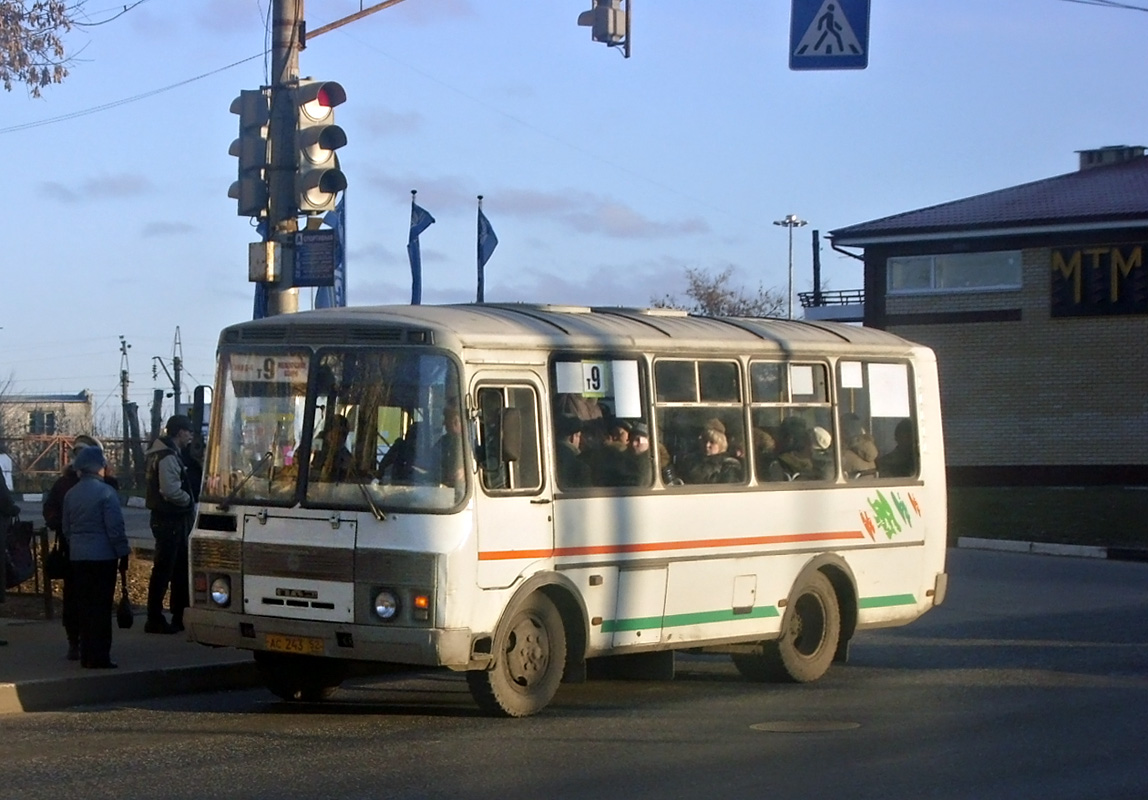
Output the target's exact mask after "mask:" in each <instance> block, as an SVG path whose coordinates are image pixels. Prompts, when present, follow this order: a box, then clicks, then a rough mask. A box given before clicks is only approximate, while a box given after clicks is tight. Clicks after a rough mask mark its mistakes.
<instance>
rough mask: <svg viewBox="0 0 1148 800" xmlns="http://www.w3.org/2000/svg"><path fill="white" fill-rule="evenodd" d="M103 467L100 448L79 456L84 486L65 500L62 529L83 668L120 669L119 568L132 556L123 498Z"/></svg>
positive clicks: (102, 454) (72, 490) (87, 448)
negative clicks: (115, 632)
mask: <svg viewBox="0 0 1148 800" xmlns="http://www.w3.org/2000/svg"><path fill="white" fill-rule="evenodd" d="M105 464H106V461H105V459H104V451H103V450H101V449H100V448H99V447H85V448H84V449H83V450H81V451H80V452H79V453H77V454H76V460H75V463H74V464H73V468H74V469H75V470H76V472H77V473H79V475H80V482H79V483H77V484H76V485H75V486H74V487H73V488H72V489H70V490H69V491H68V493H67V494H66V495H65V496H64V513H63V526H62V527H63V534H64V538H65V539H67V540H68V552H69V554H70V558H71V565H72V578H73V580H74V581H75V583H76V587H75V588H76V595H77V600H78V603H77V604H78V606H79V610H80V664H81V665H82V666H84V667H86V668H88V669H114V668H115V667H116V664H114V663H112V660H111V650H112V606H113V604H114V603H115V595H116V564H117V562H121V563H122V564H123V565H124V566H126V565H127V559H128V553H129V552H131V547H130V546H129V544H128V537H127V533H126V531H125V530H124V515H123V512H122V511H121V510H120V500H119V495H117V494H116V490H115V489H113V488H112V487H111V486H108V485H107V484H106V483H104V482H103V481H102V480H101V479H100V470H102V469H103V468H104V466H105Z"/></svg>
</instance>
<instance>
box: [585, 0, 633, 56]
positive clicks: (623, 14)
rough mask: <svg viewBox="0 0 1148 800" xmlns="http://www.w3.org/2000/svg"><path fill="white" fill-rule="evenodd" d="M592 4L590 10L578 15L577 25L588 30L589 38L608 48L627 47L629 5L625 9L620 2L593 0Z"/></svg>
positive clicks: (614, 0)
mask: <svg viewBox="0 0 1148 800" xmlns="http://www.w3.org/2000/svg"><path fill="white" fill-rule="evenodd" d="M593 3H594V7H593V8H592V9H590V10H589V11H583V12H582V13H581V14H579V15H578V24H579V25H583V26H586V27H588V28H590V38H591V39H593V40H594V41H595V42H603V43H605V44H606V45H608V46H610V47H617V46H619V45H628V41H627V36H628V35H629V31H628V30H627V28H628V27H629V26H628V23H629V13H628V12H629V3H628V2H627V5H626V8H625V9H623V8H622V0H593ZM627 49H628V48H627ZM627 55H628V54H627Z"/></svg>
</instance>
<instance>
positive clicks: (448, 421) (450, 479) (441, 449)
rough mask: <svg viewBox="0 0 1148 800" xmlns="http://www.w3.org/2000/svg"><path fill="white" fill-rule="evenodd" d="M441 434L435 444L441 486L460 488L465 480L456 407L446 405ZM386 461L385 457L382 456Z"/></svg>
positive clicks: (459, 416) (460, 421) (460, 418)
mask: <svg viewBox="0 0 1148 800" xmlns="http://www.w3.org/2000/svg"><path fill="white" fill-rule="evenodd" d="M442 425H443V434H442V436H440V437H439V439H438V441H437V442H436V443H435V455H436V456H437V458H438V463H439V467H440V470H441V475H440V478H439V482H440V483H441V484H442V485H443V486H462V485H463V483H464V482H465V480H466V473H465V466H464V464H463V458H462V417H461V415H460V414H459V413H458V407H457V406H455V405H447V407H446V408H445V409H444V410H443V415H442ZM383 459H384V460H386V456H383Z"/></svg>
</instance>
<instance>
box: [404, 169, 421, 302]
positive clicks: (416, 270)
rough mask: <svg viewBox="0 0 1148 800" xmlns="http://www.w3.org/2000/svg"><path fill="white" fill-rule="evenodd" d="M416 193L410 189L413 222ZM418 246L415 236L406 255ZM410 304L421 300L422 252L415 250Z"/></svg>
mask: <svg viewBox="0 0 1148 800" xmlns="http://www.w3.org/2000/svg"><path fill="white" fill-rule="evenodd" d="M416 194H418V189H411V221H412V223H413V221H414V218H415V195H416ZM418 246H419V241H418V237H417V236H416V237H415V239H414V242H413V243H408V244H407V251H408V255H410V248H411V247H415V248H417V247H418ZM410 258H411V305H412V306H417V305H421V304H422V301H423V276H422V254H421V253H418V252H417V251H415V255H412V256H411V257H410Z"/></svg>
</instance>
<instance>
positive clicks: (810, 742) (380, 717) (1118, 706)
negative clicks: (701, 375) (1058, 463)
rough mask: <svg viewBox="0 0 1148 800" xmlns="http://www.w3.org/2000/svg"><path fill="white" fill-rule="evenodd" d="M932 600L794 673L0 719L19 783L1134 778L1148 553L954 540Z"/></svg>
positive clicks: (488, 789)
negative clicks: (509, 711)
mask: <svg viewBox="0 0 1148 800" xmlns="http://www.w3.org/2000/svg"><path fill="white" fill-rule="evenodd" d="M951 570H952V573H953V583H952V587H951V592H950V596H949V598H948V601H947V602H946V604H945V605H944V606H943V607H942V608H940V609H937V610H936V611H934V612H932V613H930V614H929V615H927V616H926V617H925V618H924V619H922V620H921V621H919V622H918V623H916V624H915V625H912V626H909V627H905V628H899V629H892V630H885V631H875V632H869V633H864V634H861V635H860V636H859V637H858V639H857V641H856V644H855V647H854V648H853V653H852V661H851V664H850V665H849V666H847V667H844V668H836V667H835V668H834V669H833V670H831V671H830V674H829V675H828V676H827V677H826V678H825V679H824V680H822V681H821V682H819V683H818V684H814V685H809V686H766V685H754V684H749V683H746V682H744V681H742V680H741V679H740V678H739V677H738V676H737V673H736V672H735V671H734V670H733V668H732V667H731V666H730V664H729V662H728V661H726V660H725V659H722V658H713V657H689V656H686V657H682V658H680V659H679V675H678V678H677V679H676V680H674V681H672V682H641V683H627V682H616V681H614V682H611V681H606V682H592V683H588V684H584V685H578V686H564V687H563V688H562V689H561V690H560V691H559V694H558V696H557V698H556V701H555V703H554V704H553V705H552V707H551V708H549V709H548V710H547V711H546V712H545V713H543V714H542V715H539V716H537V717H533V718H529V719H525V720H494V719H488V718H484V717H481V716H479V715H478V712H477V709H476V708H475V707H474V704H473V703H472V702H471V700H470V697H469V695H468V694H467V692H466V687H465V682H464V681H463V680H462V679H461V678H460V677H459V676H457V675H452V674H450V673H445V672H416V673H410V674H405V675H393V676H388V677H376V678H372V679H368V680H363V681H359V682H356V683H354V684H352V685H348V686H346V687H344V688H343V689H342V690H340V692H339V693H338V694H337V695H336V700H335V701H334V702H332V703H327V704H321V705H294V704H287V703H282V702H279V701H277V700H276V699H275V698H273V697H272V696H271V695H269V694H268V693H266V692H265V691H263V690H242V691H233V692H218V693H212V694H201V695H195V696H185V697H180V698H166V699H159V700H151V701H141V702H133V703H130V704H120V705H107V706H96V707H91V708H89V709H86V710H82V711H77V712H68V713H51V714H25V715H15V716H9V717H0V741H2V742H3V753H4V758H2V759H0V786H9V787H12V786H18V787H19V788H20V791H19V796H21V797H27V798H38V797H44V798H49V797H50V798H53V799H54V800H58V798H64V797H81V796H82V797H85V798H87V797H102V796H107V797H113V796H114V797H117V798H131V797H156V798H160V797H173V798H183V797H187V798H193V797H194V798H202V797H205V796H245V797H251V798H272V797H282V796H285V795H287V794H291V795H292V796H296V797H380V796H386V797H388V798H428V797H444V798H445V797H450V798H454V799H455V800H457V798H459V797H466V798H487V797H489V798H495V797H497V798H503V799H504V798H507V797H524V798H529V797H547V798H567V797H569V798H596V799H600V798H606V797H623V796H624V797H634V798H647V797H648V798H658V799H659V800H664V798H677V797H700V798H713V797H721V798H723V799H724V798H741V797H747V798H748V797H754V798H760V797H764V796H769V797H772V798H811V797H842V798H880V799H881V800H890V798H904V797H917V798H920V797H924V798H978V799H979V798H1014V797H1015V798H1030V797H1040V798H1052V799H1054V800H1055V799H1057V798H1064V799H1065V800H1069V799H1070V798H1071V800H1078V799H1079V798H1091V797H1095V798H1134V797H1143V796H1148V759H1145V757H1144V756H1145V753H1146V752H1148V750H1146V747H1145V744H1144V730H1145V722H1146V721H1148V626H1146V625H1145V624H1144V619H1145V612H1146V611H1148V565H1144V564H1131V563H1120V562H1106V561H1095V560H1088V559H1067V558H1052V557H1041V556H1031V555H1013V554H1001V553H985V552H966V551H954V552H953V553H952V555H951Z"/></svg>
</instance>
